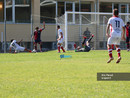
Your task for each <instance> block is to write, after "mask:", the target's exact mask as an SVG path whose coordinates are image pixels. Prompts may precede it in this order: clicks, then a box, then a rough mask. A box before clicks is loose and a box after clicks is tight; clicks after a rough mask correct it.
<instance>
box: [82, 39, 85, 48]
mask: <svg viewBox="0 0 130 98" xmlns="http://www.w3.org/2000/svg"><path fill="white" fill-rule="evenodd" d="M85 42H86V37H84V40H83V42H82V47H84V46H85Z"/></svg>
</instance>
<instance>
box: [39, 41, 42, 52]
mask: <svg viewBox="0 0 130 98" xmlns="http://www.w3.org/2000/svg"><path fill="white" fill-rule="evenodd" d="M39 44H40V51H41V52H42V42H41V41H40V42H39Z"/></svg>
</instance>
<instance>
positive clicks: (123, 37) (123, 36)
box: [122, 27, 125, 40]
mask: <svg viewBox="0 0 130 98" xmlns="http://www.w3.org/2000/svg"><path fill="white" fill-rule="evenodd" d="M122 30H123V33H122V39H123V40H125V27H122Z"/></svg>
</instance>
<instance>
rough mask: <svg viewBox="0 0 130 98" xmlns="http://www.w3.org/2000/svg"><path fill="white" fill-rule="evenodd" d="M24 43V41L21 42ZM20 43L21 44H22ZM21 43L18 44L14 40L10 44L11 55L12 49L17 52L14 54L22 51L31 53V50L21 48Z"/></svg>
mask: <svg viewBox="0 0 130 98" xmlns="http://www.w3.org/2000/svg"><path fill="white" fill-rule="evenodd" d="M21 41H22V40H21ZM21 41H20V42H21ZM20 42H16V40H14V39H12V40H11V44H10V51H9V52H10V53H11V48H13V49H14V50H15V52H14V53H17V52H20V51H27V52H31V50H28V49H26V48H25V47H21V46H19V43H20Z"/></svg>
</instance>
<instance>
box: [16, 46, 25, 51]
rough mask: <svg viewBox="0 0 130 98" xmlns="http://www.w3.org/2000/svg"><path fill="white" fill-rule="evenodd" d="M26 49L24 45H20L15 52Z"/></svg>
mask: <svg viewBox="0 0 130 98" xmlns="http://www.w3.org/2000/svg"><path fill="white" fill-rule="evenodd" d="M24 50H25V48H24V47H21V46H19V47H17V48H16V50H15V52H19V51H24Z"/></svg>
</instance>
